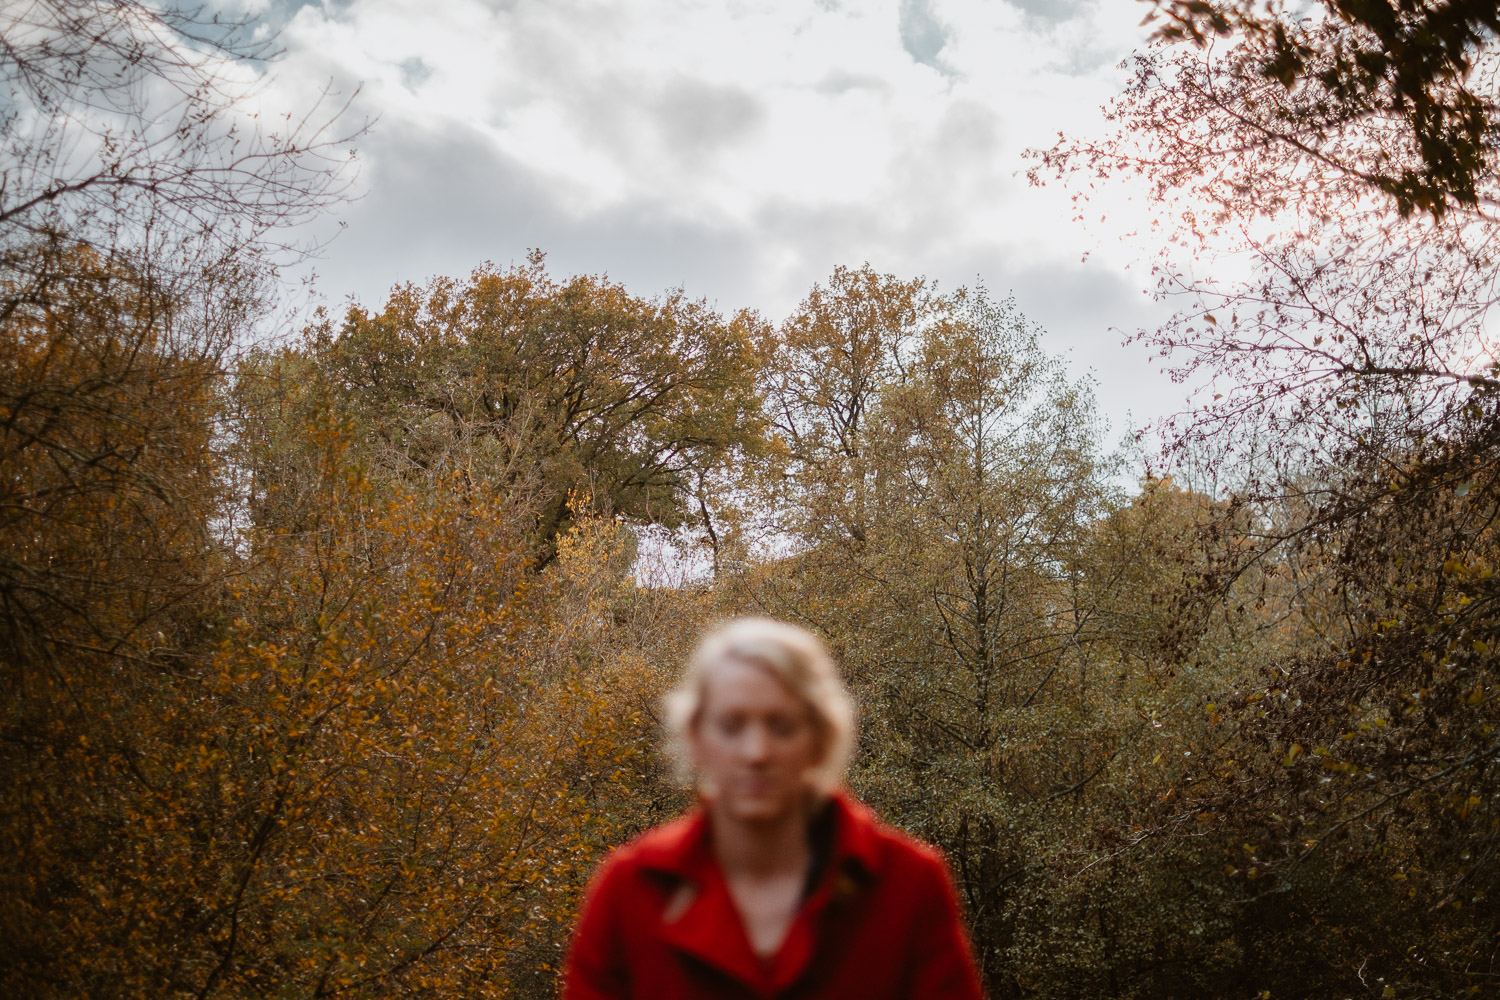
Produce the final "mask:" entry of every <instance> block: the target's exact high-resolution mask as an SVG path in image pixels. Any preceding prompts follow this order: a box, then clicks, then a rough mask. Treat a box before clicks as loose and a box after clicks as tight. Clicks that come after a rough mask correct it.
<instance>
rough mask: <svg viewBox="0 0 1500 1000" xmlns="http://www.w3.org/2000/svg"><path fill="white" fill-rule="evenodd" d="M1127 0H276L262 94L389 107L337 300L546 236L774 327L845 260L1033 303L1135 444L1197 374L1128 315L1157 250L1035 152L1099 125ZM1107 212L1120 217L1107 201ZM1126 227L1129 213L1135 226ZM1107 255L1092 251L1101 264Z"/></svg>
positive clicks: (1126, 44)
mask: <svg viewBox="0 0 1500 1000" xmlns="http://www.w3.org/2000/svg"><path fill="white" fill-rule="evenodd" d="M1142 13H1143V6H1142V5H1141V4H1139V3H1134V2H1131V0H1013V2H1005V0H619V2H596V0H442V2H437V3H434V2H431V0H425V2H424V0H347V2H345V0H328V2H323V3H318V2H314V3H306V4H298V3H296V2H295V0H291V2H288V0H272V5H271V6H270V7H268V8H267V9H266V10H265V14H266V18H267V21H268V22H271V23H277V24H280V26H281V44H282V46H283V47H284V48H285V49H286V55H285V57H284V58H283V60H282V61H281V62H280V64H279V65H278V67H277V69H276V73H277V80H276V82H275V84H274V85H273V86H272V87H271V88H270V89H268V90H267V92H266V94H265V98H264V99H265V100H266V101H268V102H280V103H282V104H285V105H287V106H288V107H296V106H298V105H299V104H302V105H305V103H306V100H307V98H308V95H310V94H314V93H316V91H317V90H318V88H320V87H321V86H322V85H324V84H326V83H327V82H328V81H330V80H332V81H333V82H334V84H335V85H336V86H337V87H339V88H343V89H346V90H347V89H348V88H352V87H353V86H355V85H360V86H362V88H363V89H362V92H361V96H360V99H359V101H360V103H359V105H358V108H359V110H360V111H361V112H362V113H364V114H368V115H371V116H373V117H376V118H377V120H376V122H375V125H374V127H373V129H372V131H371V132H370V134H369V135H368V136H367V137H366V138H364V139H363V140H361V142H360V143H359V161H360V163H361V173H360V178H359V187H360V189H361V191H362V192H363V197H362V198H361V199H360V200H359V201H358V202H356V203H354V204H352V205H349V206H346V207H345V208H344V209H343V210H342V211H340V212H339V213H338V219H339V220H340V221H342V222H343V223H345V224H346V228H345V229H344V230H343V231H342V233H341V235H340V236H339V237H338V238H337V240H335V241H334V243H333V244H332V245H331V246H330V247H329V249H328V251H327V253H326V255H325V257H324V258H323V259H322V260H320V261H318V262H317V264H316V269H317V273H318V282H317V287H318V288H319V290H320V292H321V294H322V295H323V296H325V297H327V298H328V299H330V300H333V301H335V302H337V301H339V300H342V299H344V298H346V297H348V296H353V297H355V298H357V299H359V300H360V301H362V302H365V303H369V304H378V303H379V302H380V301H382V300H383V299H384V297H385V295H386V293H387V292H388V291H389V289H390V287H391V286H392V285H393V284H395V283H397V282H402V281H423V280H425V279H426V278H428V277H430V276H432V275H436V274H448V275H464V274H467V273H468V272H469V271H470V270H472V269H473V268H474V267H475V266H476V265H478V264H479V263H481V262H482V261H485V260H490V261H494V262H495V263H497V264H500V265H505V264H509V263H514V262H520V261H521V260H522V259H523V258H524V256H525V253H526V250H527V248H529V247H538V248H540V249H542V250H544V251H545V252H546V253H547V255H548V263H549V266H550V267H551V269H552V270H553V271H554V273H556V274H558V275H565V274H571V273H578V272H589V273H605V274H608V275H609V276H610V277H612V278H614V279H617V280H619V281H622V282H624V283H625V284H626V285H627V286H628V287H629V288H630V289H631V291H633V292H635V293H637V294H643V295H652V294H655V293H657V292H660V291H662V290H665V289H667V288H672V287H678V286H680V287H682V288H684V289H685V290H686V291H687V292H688V293H689V294H691V295H693V296H695V297H698V296H701V297H704V298H707V299H708V300H709V301H710V302H713V303H715V304H716V305H717V306H718V307H719V308H720V309H723V310H726V311H729V310H734V309H737V308H740V307H743V306H749V307H753V308H756V309H758V310H760V311H761V312H762V313H763V314H764V315H766V316H767V317H769V318H771V319H773V320H777V319H780V318H781V317H783V316H785V315H786V314H787V313H788V312H789V311H790V310H791V309H792V308H793V307H794V306H795V305H796V303H797V302H798V301H799V300H800V299H801V298H802V297H803V296H804V295H805V294H806V292H807V290H808V288H809V287H810V286H811V285H812V284H813V283H814V282H816V281H819V280H821V279H823V278H825V277H826V276H827V275H828V274H829V273H830V272H831V271H832V270H833V268H834V266H835V265H838V264H848V265H852V266H857V265H859V264H861V263H863V262H866V261H868V262H869V263H870V264H872V265H873V266H874V267H875V268H876V269H878V270H880V271H884V272H891V273H894V274H896V275H898V276H901V277H914V276H917V275H927V276H929V277H931V278H934V279H937V280H938V281H939V282H940V283H941V285H942V286H943V287H946V288H952V287H955V286H957V285H960V284H972V283H975V282H978V281H982V282H983V283H984V284H986V285H987V286H988V287H989V288H990V290H991V292H992V293H995V294H996V295H1004V294H1006V293H1007V292H1014V294H1015V296H1016V299H1017V301H1018V303H1019V305H1020V307H1021V309H1022V310H1023V311H1024V312H1025V313H1026V314H1027V315H1028V316H1030V317H1031V318H1033V319H1035V320H1037V321H1039V322H1040V323H1042V324H1043V325H1044V327H1045V328H1046V330H1047V331H1048V332H1047V337H1046V339H1045V341H1044V343H1045V344H1046V346H1047V347H1048V349H1049V350H1051V351H1053V352H1055V353H1060V354H1065V355H1066V356H1067V357H1068V359H1069V363H1070V365H1071V366H1072V368H1073V370H1074V372H1075V373H1077V374H1082V373H1083V372H1085V371H1087V370H1092V371H1093V372H1094V374H1095V377H1096V378H1097V381H1098V390H1097V391H1098V396H1099V399H1100V403H1101V408H1102V409H1103V411H1104V413H1105V414H1106V415H1107V416H1108V417H1109V419H1110V420H1111V423H1112V425H1113V428H1114V430H1115V431H1116V432H1119V431H1120V430H1122V429H1123V427H1124V425H1125V423H1126V421H1127V413H1129V414H1131V415H1132V416H1133V418H1134V421H1135V422H1136V423H1141V422H1143V421H1145V420H1147V419H1150V418H1153V417H1156V416H1159V415H1162V414H1165V413H1167V412H1170V411H1172V410H1174V409H1177V408H1178V407H1179V405H1180V402H1181V398H1182V390H1181V389H1179V388H1178V387H1176V386H1173V385H1172V384H1171V383H1170V382H1168V381H1167V379H1166V378H1165V377H1164V376H1162V375H1160V374H1159V372H1158V367H1159V366H1158V365H1157V364H1156V363H1155V362H1154V361H1153V360H1152V359H1151V357H1150V356H1149V353H1148V352H1147V351H1146V350H1145V349H1144V348H1141V347H1139V346H1136V347H1130V348H1126V347H1122V346H1121V343H1120V341H1121V336H1122V333H1121V331H1129V330H1133V329H1135V328H1136V327H1139V326H1141V325H1143V324H1149V323H1151V322H1152V321H1153V320H1154V319H1155V318H1156V317H1158V316H1159V315H1160V308H1159V307H1157V306H1155V305H1154V304H1152V303H1151V302H1150V300H1149V299H1148V297H1147V296H1145V295H1144V294H1143V292H1144V290H1145V288H1146V277H1145V276H1144V275H1143V274H1141V273H1140V270H1139V269H1138V268H1137V269H1131V268H1129V267H1128V266H1127V265H1128V264H1129V262H1130V260H1131V259H1132V256H1133V255H1134V253H1135V251H1134V250H1133V249H1132V248H1131V247H1130V246H1128V245H1127V244H1122V243H1121V241H1120V240H1119V239H1118V238H1117V235H1116V234H1117V233H1119V232H1120V231H1122V228H1116V227H1126V226H1127V225H1128V223H1129V221H1130V209H1131V206H1130V205H1127V204H1124V203H1123V202H1122V203H1120V204H1113V205H1111V206H1110V211H1109V214H1110V215H1111V216H1112V218H1111V219H1109V220H1108V221H1107V222H1106V223H1104V224H1099V223H1098V222H1097V220H1095V222H1094V224H1093V225H1092V226H1091V227H1089V228H1087V229H1086V228H1085V227H1083V226H1082V225H1080V224H1078V223H1075V222H1073V221H1072V218H1073V214H1074V212H1073V209H1072V207H1071V204H1070V201H1069V196H1068V192H1066V191H1064V190H1062V189H1058V188H1055V187H1048V188H1045V189H1037V188H1033V187H1031V186H1029V185H1028V183H1027V181H1026V178H1025V169H1026V166H1027V164H1026V161H1025V160H1023V158H1022V153H1023V152H1024V151H1025V150H1026V149H1027V148H1030V147H1037V146H1045V145H1049V144H1050V143H1051V142H1052V141H1053V139H1054V137H1055V135H1056V133H1057V132H1058V131H1059V130H1062V131H1068V132H1071V133H1076V134H1095V135H1098V134H1102V131H1103V120H1102V117H1101V115H1100V111H1099V108H1100V105H1102V104H1103V103H1104V102H1105V101H1106V100H1108V98H1109V97H1110V96H1111V95H1112V94H1114V93H1116V92H1117V91H1118V90H1119V88H1120V87H1121V85H1122V83H1123V80H1124V76H1125V74H1124V72H1123V71H1122V70H1121V69H1120V68H1119V66H1118V64H1119V63H1120V61H1121V60H1122V59H1123V58H1124V57H1125V56H1126V55H1128V54H1129V52H1130V51H1131V50H1132V49H1133V48H1135V47H1136V46H1137V45H1139V44H1140V43H1141V41H1142V40H1143V38H1144V33H1145V29H1143V28H1140V27H1139V26H1138V25H1139V21H1140V18H1141V15H1142ZM1101 211H1103V210H1102V209H1101V208H1099V207H1098V206H1096V207H1095V209H1094V213H1095V214H1098V213H1099V212H1101ZM1115 216H1118V219H1116V218H1115ZM1085 255H1087V260H1086V261H1085V260H1083V258H1084V257H1085Z"/></svg>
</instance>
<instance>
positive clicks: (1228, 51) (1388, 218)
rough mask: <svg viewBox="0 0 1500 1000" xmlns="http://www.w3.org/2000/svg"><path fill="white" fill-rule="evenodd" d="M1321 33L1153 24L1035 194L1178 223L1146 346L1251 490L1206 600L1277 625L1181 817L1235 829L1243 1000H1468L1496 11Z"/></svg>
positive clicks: (1482, 829) (1239, 23)
mask: <svg viewBox="0 0 1500 1000" xmlns="http://www.w3.org/2000/svg"><path fill="white" fill-rule="evenodd" d="M1326 6H1327V8H1328V9H1329V10H1330V11H1333V12H1334V13H1335V14H1337V15H1338V16H1336V17H1335V16H1326V17H1322V16H1316V15H1315V16H1312V17H1310V18H1309V19H1306V20H1294V19H1293V18H1292V17H1291V16H1290V15H1289V14H1288V13H1287V12H1286V11H1283V10H1281V9H1279V8H1273V9H1270V10H1269V11H1262V10H1261V9H1260V8H1256V9H1254V10H1251V9H1250V8H1248V7H1242V6H1235V5H1210V4H1164V5H1162V7H1163V9H1164V10H1166V11H1167V12H1168V13H1169V14H1172V15H1173V17H1174V19H1173V20H1172V22H1171V24H1170V25H1169V27H1168V28H1167V29H1166V30H1165V32H1164V39H1165V40H1164V42H1163V43H1162V44H1158V45H1156V46H1155V47H1153V48H1152V49H1150V50H1148V51H1147V52H1145V53H1143V54H1142V55H1140V56H1139V57H1137V59H1136V62H1135V66H1136V70H1137V72H1136V76H1135V79H1134V81H1133V83H1132V85H1131V87H1130V88H1129V89H1128V90H1127V92H1126V93H1125V94H1124V95H1123V96H1122V97H1121V98H1120V99H1119V100H1118V101H1117V102H1116V103H1115V104H1114V105H1113V107H1112V109H1111V114H1112V116H1113V118H1114V120H1115V122H1116V123H1117V124H1118V125H1119V126H1120V128H1119V130H1118V131H1117V132H1116V133H1115V134H1114V135H1113V136H1111V137H1109V138H1108V139H1106V140H1104V141H1102V142H1090V141H1071V140H1065V141H1063V142H1061V143H1060V144H1059V145H1058V146H1057V147H1054V149H1052V150H1050V151H1048V152H1047V153H1045V154H1041V156H1042V159H1043V163H1042V166H1041V168H1040V169H1039V172H1038V174H1037V176H1038V177H1040V176H1041V174H1042V172H1044V171H1045V170H1046V169H1048V168H1055V169H1058V170H1059V171H1060V172H1061V173H1062V174H1063V175H1064V176H1068V177H1079V176H1081V173H1084V172H1086V173H1088V174H1089V175H1090V176H1093V175H1094V174H1095V173H1102V174H1104V175H1106V176H1108V175H1113V174H1119V173H1140V174H1144V175H1145V176H1146V178H1147V179H1148V180H1149V182H1150V183H1151V184H1152V189H1151V190H1152V195H1153V198H1154V199H1155V200H1156V202H1157V204H1158V205H1160V207H1161V209H1162V212H1163V216H1164V217H1165V218H1167V219H1170V220H1171V221H1172V222H1174V223H1175V225H1174V226H1172V227H1171V228H1170V230H1169V232H1170V235H1171V242H1170V243H1168V245H1167V246H1166V247H1165V248H1164V249H1163V251H1162V252H1161V255H1160V257H1159V259H1158V261H1157V271H1156V273H1157V275H1158V276H1159V278H1160V282H1161V284H1160V288H1161V291H1162V292H1163V294H1165V295H1180V296H1182V299H1183V301H1185V302H1186V303H1187V304H1186V306H1185V308H1183V310H1182V311H1181V312H1179V313H1178V315H1177V316H1176V317H1175V318H1174V319H1173V320H1172V321H1171V322H1169V323H1168V324H1167V325H1165V326H1164V327H1163V328H1162V329H1161V330H1159V331H1155V332H1150V333H1148V334H1146V335H1145V338H1146V339H1147V340H1148V341H1149V342H1151V343H1153V344H1155V345H1156V346H1158V347H1159V349H1160V350H1161V351H1162V353H1163V355H1164V356H1169V357H1170V358H1171V359H1172V360H1171V362H1170V363H1171V364H1173V365H1174V373H1175V374H1176V375H1177V376H1178V377H1179V378H1181V379H1183V380H1186V381H1197V382H1198V383H1199V384H1200V385H1203V386H1205V387H1209V388H1211V389H1212V391H1214V392H1215V393H1216V395H1215V397H1214V399H1213V400H1211V401H1210V402H1209V403H1208V405H1207V406H1206V407H1205V408H1203V409H1201V410H1199V411H1195V413H1193V414H1191V415H1189V416H1186V417H1184V418H1183V419H1181V420H1179V421H1178V422H1177V423H1176V424H1175V437H1174V438H1173V441H1172V444H1173V445H1174V446H1175V447H1176V448H1177V449H1179V450H1181V449H1207V450H1209V451H1210V452H1211V453H1212V454H1213V455H1214V456H1215V461H1217V462H1219V463H1220V464H1221V465H1224V466H1229V467H1236V466H1237V467H1238V468H1240V469H1242V470H1243V471H1244V475H1243V478H1242V480H1241V482H1242V486H1241V488H1240V489H1239V491H1238V492H1237V495H1235V496H1233V497H1230V498H1229V499H1230V500H1231V502H1230V503H1229V504H1228V505H1226V507H1225V508H1224V510H1225V515H1224V516H1226V517H1234V518H1239V519H1241V523H1242V524H1243V525H1244V531H1243V534H1242V537H1243V539H1244V541H1245V543H1246V544H1244V545H1241V546H1238V547H1237V550H1236V551H1235V552H1233V553H1226V554H1225V555H1224V557H1223V558H1222V559H1221V560H1219V561H1218V567H1217V568H1216V569H1214V570H1213V575H1214V576H1215V577H1216V578H1217V579H1218V580H1219V581H1220V584H1221V586H1223V587H1235V586H1243V584H1244V582H1245V580H1246V579H1247V577H1246V574H1247V573H1260V574H1267V575H1269V577H1270V579H1271V581H1273V582H1271V583H1267V585H1266V587H1265V588H1263V589H1262V591H1261V592H1262V593H1271V594H1273V595H1276V596H1278V597H1279V598H1280V599H1281V600H1283V601H1284V602H1285V603H1284V611H1283V612H1278V614H1277V620H1278V621H1280V622H1282V623H1283V628H1284V631H1283V634H1282V637H1281V639H1280V640H1278V641H1277V642H1274V643H1272V644H1271V645H1269V646H1265V647H1260V648H1258V649H1257V650H1256V652H1255V653H1254V656H1253V658H1251V659H1250V660H1249V661H1247V664H1248V663H1255V664H1256V665H1257V666H1259V667H1260V668H1261V670H1262V675H1261V676H1262V679H1261V680H1259V681H1258V682H1255V683H1245V682H1241V683H1238V684H1228V683H1226V684H1225V689H1226V690H1225V691H1224V694H1223V695H1222V696H1220V697H1218V698H1215V700H1214V706H1215V707H1214V711H1213V712H1212V713H1211V715H1212V716H1213V717H1214V718H1215V719H1217V720H1220V723H1221V724H1216V725H1215V726H1214V727H1211V730H1210V732H1209V733H1207V734H1205V737H1204V739H1203V742H1202V744H1201V745H1200V746H1198V747H1196V748H1194V757H1193V758H1192V760H1193V761H1194V762H1195V763H1194V764H1193V765H1192V768H1191V769H1190V770H1188V771H1187V772H1185V773H1184V775H1183V778H1182V780H1181V781H1180V782H1179V783H1178V785H1177V786H1176V788H1177V791H1176V794H1175V795H1174V799H1175V801H1177V802H1178V803H1179V804H1180V805H1179V807H1178V808H1180V809H1181V810H1182V812H1181V813H1180V814H1179V815H1182V816H1188V815H1193V814H1194V813H1197V814H1200V815H1207V816H1211V817H1213V818H1214V823H1215V824H1216V825H1217V826H1218V827H1219V828H1220V831H1221V833H1220V837H1221V840H1222V844H1223V848H1224V852H1225V862H1226V864H1225V869H1224V875H1223V877H1224V878H1225V879H1227V880H1229V882H1230V883H1237V884H1238V886H1239V888H1238V889H1237V890H1236V893H1237V894H1238V897H1239V898H1238V901H1237V902H1236V903H1235V905H1234V908H1233V909H1232V910H1230V911H1227V912H1226V916H1229V917H1230V918H1231V919H1230V920H1229V923H1228V925H1227V926H1228V927H1229V928H1230V929H1231V930H1230V932H1229V933H1228V935H1227V937H1225V938H1224V940H1225V941H1227V942H1231V943H1232V944H1231V945H1230V952H1231V954H1232V955H1233V956H1235V958H1234V962H1235V963H1236V967H1237V968H1238V969H1239V970H1240V975H1241V977H1242V981H1245V982H1249V983H1251V984H1252V985H1253V986H1255V987H1258V988H1265V989H1269V990H1271V991H1272V993H1273V994H1274V993H1278V992H1282V991H1285V990H1287V989H1290V988H1293V987H1295V988H1296V989H1299V990H1303V991H1306V992H1308V993H1309V994H1310V995H1317V996H1323V995H1326V996H1339V995H1347V994H1348V993H1350V992H1351V991H1358V990H1362V989H1365V988H1368V984H1370V983H1380V984H1381V986H1380V989H1381V990H1382V991H1383V992H1384V994H1385V995H1388V996H1406V995H1413V996H1417V995H1423V996H1425V995H1439V996H1458V995H1470V994H1472V993H1475V992H1483V990H1484V989H1485V988H1486V983H1487V981H1488V980H1487V973H1485V972H1482V971H1480V970H1482V969H1484V968H1485V967H1486V966H1485V963H1486V962H1487V961H1488V959H1487V958H1486V957H1484V956H1486V955H1488V950H1487V949H1488V948H1489V947H1490V945H1489V944H1486V943H1483V942H1487V941H1491V940H1492V938H1493V934H1494V933H1495V929H1496V928H1495V924H1494V922H1493V919H1492V916H1491V914H1490V912H1489V910H1488V909H1486V908H1485V907H1484V900H1485V899H1486V898H1487V897H1488V894H1489V893H1490V892H1491V891H1493V890H1492V882H1493V880H1494V878H1495V877H1496V872H1497V869H1496V868H1495V867H1494V865H1493V853H1492V851H1491V846H1492V844H1493V841H1494V836H1495V832H1494V831H1495V829H1496V821H1495V819H1494V817H1493V816H1492V815H1491V813H1490V812H1488V810H1489V809H1490V805H1491V803H1492V801H1493V798H1494V789H1493V788H1492V787H1491V785H1492V775H1491V773H1490V772H1491V771H1492V767H1491V766H1490V763H1489V761H1490V757H1489V756H1487V755H1489V754H1491V748H1490V747H1489V743H1490V742H1491V740H1490V738H1489V736H1488V735H1487V734H1488V733H1490V731H1491V729H1492V728H1493V726H1494V720H1492V719H1490V718H1489V717H1488V709H1487V705H1488V704H1489V702H1488V697H1489V696H1488V694H1486V693H1485V692H1487V691H1488V690H1489V688H1490V686H1491V684H1492V675H1493V665H1492V663H1491V659H1490V656H1489V648H1490V645H1489V631H1490V628H1491V624H1492V623H1491V615H1490V614H1489V611H1488V601H1487V598H1486V597H1485V595H1486V593H1487V591H1486V590H1485V588H1486V587H1487V585H1488V584H1487V581H1488V579H1489V578H1488V577H1486V576H1484V573H1485V571H1486V569H1487V567H1488V565H1489V560H1490V558H1491V557H1490V554H1489V553H1490V550H1491V547H1492V545H1493V541H1492V536H1491V533H1490V532H1491V528H1490V525H1491V519H1492V515H1493V512H1494V503H1493V500H1492V499H1491V498H1490V495H1489V494H1488V493H1487V492H1486V491H1487V490H1488V488H1489V487H1488V485H1487V484H1488V483H1489V482H1490V480H1491V477H1490V474H1489V472H1488V471H1487V470H1489V469H1491V468H1492V467H1493V464H1494V456H1495V447H1496V441H1497V438H1496V436H1495V434H1494V426H1495V424H1494V419H1495V418H1494V405H1493V403H1494V391H1493V390H1494V387H1495V379H1494V375H1495V372H1494V370H1493V361H1492V356H1493V350H1492V346H1491V343H1490V338H1489V331H1488V329H1487V327H1488V316H1489V307H1490V304H1491V303H1492V302H1493V301H1494V298H1495V296H1494V289H1493V287H1492V285H1493V281H1494V274H1495V268H1494V256H1493V253H1494V251H1493V247H1494V236H1495V231H1494V224H1493V221H1492V219H1491V218H1490V217H1489V215H1488V205H1489V204H1490V202H1491V201H1492V200H1493V193H1494V192H1493V190H1492V189H1493V186H1494V177H1495V175H1494V172H1493V142H1492V135H1491V130H1490V128H1489V126H1488V125H1487V121H1488V118H1487V116H1488V115H1489V114H1490V109H1491V108H1492V107H1493V103H1494V102H1493V85H1494V79H1495V78H1494V75H1493V71H1492V68H1491V64H1492V61H1493V52H1492V46H1493V39H1494V35H1493V27H1494V23H1493V22H1494V8H1493V5H1468V4H1451V5H1435V4H1421V3H1417V4H1403V5H1400V6H1399V7H1396V6H1392V5H1386V4H1359V5H1356V4H1338V3H1330V4H1328V5H1326ZM1184 41H1185V42H1186V43H1187V44H1185V45H1184V44H1182V43H1183V42H1184ZM1210 43H1211V44H1210ZM1382 49H1383V50H1384V51H1382ZM1470 893H1472V894H1470ZM1454 903H1458V904H1459V905H1460V906H1462V907H1470V908H1469V909H1463V910H1459V911H1457V912H1455V911H1453V910H1452V909H1451V907H1452V905H1453V904H1454ZM1473 907H1478V908H1477V909H1474V908H1473ZM1280 927H1288V928H1298V930H1294V931H1289V932H1288V933H1286V934H1279V933H1277V932H1276V931H1274V930H1268V928H1280ZM1308 927H1312V928H1318V930H1315V931H1311V932H1310V933H1311V934H1312V935H1313V936H1312V937H1311V938H1309V937H1308V933H1304V931H1303V930H1302V929H1305V928H1308ZM1309 941H1313V942H1316V944H1315V945H1309V943H1308V942H1309Z"/></svg>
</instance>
